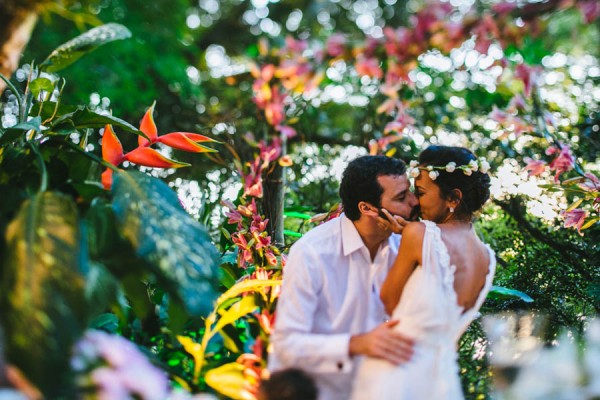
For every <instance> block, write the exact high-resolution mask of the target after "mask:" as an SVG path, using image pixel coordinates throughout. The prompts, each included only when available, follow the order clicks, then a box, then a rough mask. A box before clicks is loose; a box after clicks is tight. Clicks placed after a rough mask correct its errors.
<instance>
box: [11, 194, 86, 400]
mask: <svg viewBox="0 0 600 400" xmlns="http://www.w3.org/2000/svg"><path fill="white" fill-rule="evenodd" d="M6 243H7V249H6V250H7V251H6V254H5V255H4V265H3V270H2V273H3V275H2V277H1V279H0V285H1V287H0V301H1V302H2V305H1V307H0V309H2V313H1V314H0V320H1V324H2V326H3V328H4V329H5V331H6V341H7V356H8V358H9V359H10V360H11V362H13V363H15V364H16V365H17V367H19V368H20V369H21V370H22V371H23V372H24V374H25V375H26V376H27V377H28V378H29V379H30V380H31V381H32V383H33V384H34V385H35V386H37V387H39V388H40V389H41V390H42V391H43V392H44V394H45V395H46V396H47V397H48V398H58V397H61V396H59V394H61V393H64V391H66V390H68V381H67V380H66V378H67V376H66V375H67V373H68V371H69V351H68V350H67V349H70V348H71V346H72V345H73V344H74V342H75V340H76V339H77V338H79V337H80V335H81V333H82V332H83V329H84V327H85V323H86V310H85V301H83V299H84V281H83V278H82V276H81V275H80V273H79V271H80V270H85V269H87V260H86V257H85V256H86V255H87V252H86V251H85V241H83V240H81V234H80V229H79V220H78V216H77V207H76V205H75V203H74V202H73V200H72V199H71V198H70V197H67V196H65V195H62V194H60V193H52V192H43V193H39V194H37V195H35V196H34V197H32V198H31V199H29V200H27V201H25V203H24V204H23V205H22V206H21V208H20V210H19V212H18V214H17V216H16V217H15V218H14V219H13V220H12V222H11V223H10V225H9V226H8V228H7V230H6ZM50 371H52V373H50ZM60 372H64V373H63V374H62V375H61V374H60Z"/></svg>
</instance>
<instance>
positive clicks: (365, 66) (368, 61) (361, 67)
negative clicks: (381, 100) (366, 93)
mask: <svg viewBox="0 0 600 400" xmlns="http://www.w3.org/2000/svg"><path fill="white" fill-rule="evenodd" d="M379 63H380V61H379V60H378V59H376V58H365V57H358V59H357V61H356V64H355V65H354V67H355V68H356V72H358V74H359V75H361V76H368V77H371V78H376V79H381V78H382V77H383V70H382V69H381V67H380V66H379Z"/></svg>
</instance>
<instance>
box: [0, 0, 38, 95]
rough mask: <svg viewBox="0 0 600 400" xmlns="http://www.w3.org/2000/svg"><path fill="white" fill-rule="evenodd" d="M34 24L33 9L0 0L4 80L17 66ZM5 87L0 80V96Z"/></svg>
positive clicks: (0, 61) (0, 62)
mask: <svg viewBox="0 0 600 400" xmlns="http://www.w3.org/2000/svg"><path fill="white" fill-rule="evenodd" d="M15 3H17V2H15ZM36 22H37V11H36V9H35V7H33V6H31V7H25V8H24V7H22V6H16V5H12V3H11V2H7V1H2V0H0V74H2V75H4V76H5V77H6V78H10V77H11V76H12V74H13V73H14V72H15V70H16V69H17V67H18V66H19V60H20V58H21V54H22V53H23V49H24V48H25V46H26V45H27V43H28V42H29V38H30V37H31V32H32V31H33V28H34V27H35V23H36ZM5 87H6V84H5V83H4V81H2V80H0V94H2V92H4V89H5Z"/></svg>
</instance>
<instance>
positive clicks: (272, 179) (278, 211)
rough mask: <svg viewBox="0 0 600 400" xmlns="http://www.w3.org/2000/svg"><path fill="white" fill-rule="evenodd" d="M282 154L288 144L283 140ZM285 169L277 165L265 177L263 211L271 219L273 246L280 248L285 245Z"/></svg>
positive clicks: (269, 224)
mask: <svg viewBox="0 0 600 400" xmlns="http://www.w3.org/2000/svg"><path fill="white" fill-rule="evenodd" d="M281 147H282V149H281V154H282V155H284V154H286V143H285V138H283V143H282V145H281ZM284 171H285V168H284V167H282V166H281V165H279V164H275V168H274V169H273V171H271V173H270V174H269V175H267V176H266V177H265V186H264V198H263V200H264V201H263V210H264V212H265V217H266V218H268V219H269V223H268V225H267V230H268V232H269V234H270V235H271V239H272V241H273V244H274V245H275V246H277V247H279V248H281V247H283V245H284V244H285V242H284V238H283V210H284V207H283V203H284V195H285V174H284Z"/></svg>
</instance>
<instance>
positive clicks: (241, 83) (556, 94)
mask: <svg viewBox="0 0 600 400" xmlns="http://www.w3.org/2000/svg"><path fill="white" fill-rule="evenodd" d="M141 3H143V2H139V1H137V0H111V1H106V2H102V4H99V3H95V2H87V3H75V8H68V7H66V8H61V7H62V6H63V5H61V7H54V6H52V5H53V4H54V2H40V4H42V5H43V7H42V8H39V10H41V11H40V12H42V13H53V14H52V15H54V16H53V17H52V18H50V19H48V21H45V22H44V23H43V24H42V23H40V24H38V30H37V31H34V33H33V38H34V40H32V42H31V44H30V45H29V47H28V51H27V53H26V54H25V58H27V57H29V58H30V59H31V58H39V59H44V57H45V61H44V62H42V63H41V64H39V66H36V64H35V63H32V62H30V63H28V64H24V65H22V66H21V67H20V69H18V70H17V71H16V73H15V79H12V80H9V79H8V77H6V78H7V79H5V81H6V84H7V86H8V88H9V89H8V90H7V91H6V92H5V94H4V95H3V98H2V101H3V107H4V108H3V109H4V111H3V113H2V125H1V126H0V193H2V196H0V232H2V235H3V240H1V241H0V250H1V254H2V257H1V260H0V276H1V278H0V285H1V287H2V289H1V290H0V293H1V295H0V302H1V303H0V304H1V306H0V307H1V310H2V313H1V317H0V325H1V326H2V328H3V330H4V331H5V339H6V345H5V349H6V358H7V359H8V361H9V362H10V363H11V364H14V365H16V366H17V367H18V368H19V369H20V370H21V371H22V372H23V373H24V375H25V376H26V377H27V379H29V380H30V381H31V383H32V384H33V385H34V386H36V387H37V388H39V389H40V390H41V391H42V392H43V393H44V395H46V396H47V397H50V398H53V397H60V396H67V397H69V396H74V395H75V394H76V395H77V396H83V395H84V394H87V395H90V396H94V395H101V394H102V393H104V394H105V395H107V396H110V395H112V396H117V395H123V396H125V395H130V396H138V397H139V398H165V396H175V395H178V396H184V394H181V393H177V394H176V393H174V392H171V393H170V390H171V388H179V389H181V390H184V391H185V392H186V393H196V392H204V391H213V392H216V393H219V394H220V395H222V396H225V397H228V398H233V399H252V398H255V396H256V393H257V386H258V384H259V382H260V380H261V378H262V377H263V376H264V375H265V374H266V371H265V368H266V357H267V354H268V350H269V334H270V333H271V330H272V324H273V322H274V318H275V315H276V305H277V297H278V295H279V284H280V279H281V274H282V270H283V269H284V268H285V254H286V252H287V249H288V247H289V245H290V244H292V243H293V242H294V240H296V239H297V238H298V237H300V236H302V234H303V233H304V232H305V231H306V230H307V229H310V228H311V227H312V226H314V225H315V224H317V223H320V222H321V221H324V220H326V219H329V218H335V217H336V216H337V215H338V214H339V212H340V211H341V210H340V208H339V206H338V204H337V195H336V184H335V182H336V181H337V179H338V177H339V172H340V170H341V168H342V167H343V165H344V163H345V162H346V161H347V160H348V159H349V158H352V157H354V156H355V155H357V154H365V153H372V154H386V155H388V156H392V157H400V158H403V159H405V160H407V161H408V160H411V159H413V158H414V157H415V156H416V155H417V154H418V152H419V149H420V148H421V147H422V146H425V145H427V144H428V143H444V144H460V145H464V146H467V147H470V148H471V149H472V150H474V151H475V152H476V154H477V155H478V156H479V157H482V158H483V159H486V160H487V161H486V163H489V164H490V165H491V171H492V175H493V176H494V177H495V179H494V200H493V203H492V204H491V205H490V206H489V207H488V208H487V209H486V210H485V212H484V213H483V214H482V216H481V218H480V221H479V223H478V226H477V228H478V230H479V232H480V234H481V235H482V236H483V237H484V239H485V240H486V241H487V242H488V243H490V244H491V246H492V247H493V248H494V249H495V250H496V252H497V255H498V260H499V270H498V276H497V280H496V285H497V286H496V287H495V290H494V291H493V292H492V293H491V294H490V297H489V299H488V301H487V303H486V307H485V310H484V311H485V313H495V312H498V311H503V310H519V309H523V308H525V309H528V310H532V311H534V312H537V313H543V314H547V315H548V324H547V327H546V330H545V331H544V339H547V340H549V341H550V340H555V339H557V338H559V337H560V338H562V336H559V334H560V332H561V330H562V329H564V328H566V327H569V328H570V329H572V333H573V334H575V335H577V334H579V333H581V332H582V331H583V328H584V325H585V324H584V322H585V320H586V317H591V316H593V315H595V314H596V313H597V312H598V310H599V309H600V296H599V287H600V272H599V270H598V265H599V262H600V260H598V254H599V252H598V246H597V240H596V239H597V236H598V230H597V223H598V222H599V221H600V215H599V204H600V202H598V201H597V199H598V198H600V197H599V196H600V195H599V192H600V183H599V182H600V181H599V180H598V177H597V174H598V169H597V140H596V137H597V132H598V130H599V129H600V128H599V127H600V124H599V120H598V119H599V117H598V98H599V94H598V93H600V92H599V90H600V89H599V87H598V77H599V76H600V73H599V71H600V69H599V68H600V65H599V63H598V56H599V54H597V46H596V45H595V44H596V43H597V42H598V39H599V36H600V33H599V29H598V23H599V22H598V21H600V19H599V18H598V17H599V16H600V6H598V3H597V2H596V1H593V0H583V1H554V0H547V1H543V2H531V3H530V2H526V1H524V2H495V1H491V2H487V1H482V2H470V1H462V2H461V1H456V2H450V3H448V2H444V1H439V2H438V1H431V2H427V3H424V2H418V1H409V2H399V3H398V4H396V2H395V1H391V0H386V1H385V2H376V1H359V2H345V1H341V2H313V1H304V2H300V3H302V4H296V3H298V2H288V1H281V2H276V3H273V4H270V3H269V2H266V1H265V2H260V1H252V2H248V1H246V2H244V1H230V2H220V3H219V2H211V1H201V2H199V3H194V4H188V3H187V2H185V1H177V2H163V1H158V2H155V3H153V5H152V6H151V7H144V6H142V5H141ZM163 3H164V4H163ZM165 5H168V7H169V11H170V12H167V11H165V10H166V9H165V8H164V7H166V6H165ZM44 7H45V8H44ZM77 7H80V8H81V10H83V11H81V12H78V13H74V14H71V12H72V10H75V9H76V8H77ZM161 7H162V8H161ZM65 10H68V11H69V13H66V12H65ZM133 10H135V11H133ZM43 15H50V14H43ZM57 15H62V16H69V17H70V19H71V20H75V21H76V22H77V24H76V25H79V26H81V25H84V26H85V25H86V24H87V23H88V22H93V21H97V20H98V19H101V20H105V21H106V22H109V21H115V22H123V23H126V24H127V25H128V26H127V28H125V27H124V26H123V25H119V24H117V23H115V22H112V23H109V24H106V25H101V26H99V27H96V28H94V29H91V30H89V31H87V32H86V33H83V34H81V35H80V36H77V37H76V38H74V39H71V40H69V41H67V42H66V43H65V44H64V45H61V46H59V47H58V48H57V49H56V50H55V51H53V52H51V53H50V55H49V56H47V57H46V55H47V49H49V48H51V45H50V43H52V47H54V46H56V45H58V44H59V43H60V42H59V41H57V40H58V39H59V38H60V40H61V41H65V40H67V39H70V36H66V37H63V36H62V35H65V33H66V34H68V35H71V36H72V35H73V34H74V32H75V30H76V29H75V27H74V26H73V24H72V23H71V22H69V21H66V20H62V19H60V18H59V17H57ZM81 15H92V16H94V17H93V18H89V19H86V18H82V17H77V16H81ZM86 21H87V22H86ZM158 21H160V23H159V22H158ZM167 22H168V23H167ZM45 24H47V25H45ZM249 32H250V33H249ZM42 33H43V35H42ZM573 37H577V39H578V40H577V41H575V42H574V41H573ZM38 38H39V40H36V39H38ZM98 46H101V47H98ZM96 47H98V49H97V50H95V51H94V53H92V54H90V55H88V56H85V57H81V56H82V55H83V54H85V53H87V52H89V51H90V50H93V49H95V48H96ZM76 60H77V62H75V63H73V62H74V61H76ZM63 68H64V69H63ZM57 73H64V76H66V77H68V80H67V81H65V79H63V78H61V77H60V76H59V75H58V74H57ZM19 82H20V83H19ZM99 82H102V83H101V84H99ZM153 101H156V102H155V103H153ZM69 104H74V105H69ZM144 104H152V105H151V106H150V107H149V108H147V109H146V110H145V113H144V111H143V110H142V108H143V105H144ZM111 110H112V111H114V112H116V113H117V115H121V116H122V118H118V117H115V116H113V115H112V112H111ZM142 113H144V114H143V115H144V116H143V118H142V119H141V122H140V125H139V129H138V128H137V127H136V126H134V125H132V124H130V123H129V122H126V121H135V119H136V118H138V116H139V115H141V114H142ZM155 114H157V115H158V118H157V119H156V121H155V119H154V115H155ZM157 125H158V126H157ZM167 127H171V128H170V129H167ZM173 127H174V128H173ZM173 129H175V131H173V132H170V133H166V134H159V131H161V132H164V131H166V132H169V131H171V130H173ZM196 132H202V134H200V133H196ZM117 135H118V136H117ZM126 149H128V150H126ZM188 153H203V154H202V155H201V156H198V155H195V154H188ZM174 158H177V160H181V161H176V160H175V159H174ZM180 167H188V168H180ZM178 195H179V196H178ZM182 204H183V206H185V209H184V208H183V207H182ZM190 215H192V216H193V217H192V216H190ZM198 221H200V222H198ZM564 228H567V229H564ZM569 228H576V230H572V229H569ZM83 299H85V301H83ZM86 328H93V329H96V330H102V331H105V332H107V333H110V334H113V335H107V334H103V333H101V332H97V331H91V332H90V331H88V332H87V333H86V332H85V329H86ZM114 335H117V336H114ZM125 339H127V340H129V341H131V342H134V343H135V344H137V347H135V346H131V344H130V342H128V341H126V340H125ZM561 340H564V339H561ZM488 345H489V344H488V342H487V339H486V335H485V333H484V332H483V330H482V329H481V327H480V325H479V324H478V323H476V324H474V325H473V327H472V328H471V329H470V330H469V331H468V332H467V334H466V335H465V336H464V337H463V339H462V342H461V350H460V353H461V365H462V366H463V368H462V377H463V385H464V388H465V393H466V394H467V396H468V397H469V398H486V397H487V396H488V395H489V393H490V392H491V389H490V384H491V383H490V379H489V367H488V363H487V360H486V358H485V357H484V355H485V350H486V347H487V346H488ZM111 347H114V348H118V349H120V350H119V351H111V350H110V348H111ZM70 348H74V349H75V350H74V353H73V354H74V355H73V357H71V353H70V352H69V351H68V350H66V349H70ZM139 350H142V351H143V352H144V353H145V355H146V356H147V357H148V358H149V359H150V360H151V361H152V363H153V364H154V367H152V366H151V365H150V364H147V363H146V358H145V357H142V356H141V355H139V354H137V352H138V351H139ZM118 352H122V353H124V354H134V353H135V354H136V355H132V356H131V357H132V363H131V365H128V363H124V362H123V358H122V357H119V354H116V353H118ZM69 363H70V366H71V370H72V372H73V373H70V372H69V369H68V368H67V366H68V365H69ZM1 364H2V363H1V362H0V365H1ZM152 368H158V369H160V370H162V371H163V372H162V376H163V377H164V376H167V375H168V377H169V378H170V379H169V381H170V385H167V380H166V379H164V380H163V378H158V376H159V375H161V373H158V375H156V376H157V378H156V379H155V380H154V384H156V385H157V387H156V388H155V389H154V390H149V387H143V386H138V385H136V384H135V383H132V384H130V383H131V382H132V380H133V382H135V379H134V378H131V379H125V378H123V379H121V378H118V377H129V376H131V377H134V376H138V375H136V374H142V373H144V374H146V373H148V374H155V373H156V372H148V371H150V370H151V369H152ZM49 370H52V371H65V374H60V375H61V376H55V374H48V373H47V371H49ZM144 371H146V372H144ZM56 375H59V374H56ZM108 382H112V383H111V384H109V383H108ZM123 393H125V394H123Z"/></svg>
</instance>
